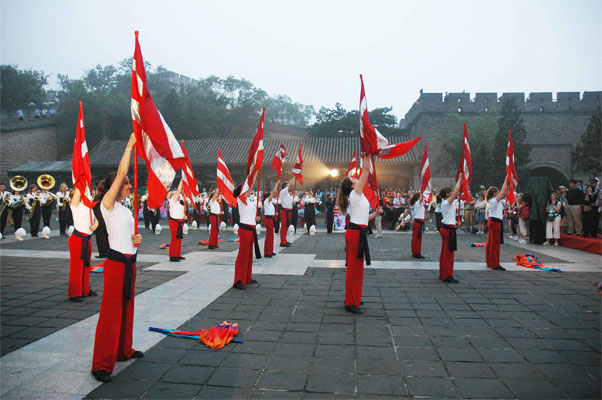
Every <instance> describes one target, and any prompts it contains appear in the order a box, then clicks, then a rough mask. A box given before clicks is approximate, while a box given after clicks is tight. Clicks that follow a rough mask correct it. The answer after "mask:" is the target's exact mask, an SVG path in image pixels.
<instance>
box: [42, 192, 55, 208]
mask: <svg viewBox="0 0 602 400" xmlns="http://www.w3.org/2000/svg"><path fill="white" fill-rule="evenodd" d="M54 198H55V196H54V195H53V194H52V193H50V192H42V193H40V205H41V206H42V207H46V206H47V205H49V204H50V203H52V202H53V201H54Z"/></svg>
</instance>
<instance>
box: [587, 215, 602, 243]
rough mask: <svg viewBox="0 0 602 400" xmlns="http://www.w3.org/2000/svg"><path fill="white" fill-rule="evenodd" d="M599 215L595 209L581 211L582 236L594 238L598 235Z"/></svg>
mask: <svg viewBox="0 0 602 400" xmlns="http://www.w3.org/2000/svg"><path fill="white" fill-rule="evenodd" d="M599 218H600V216H599V215H598V212H597V211H596V210H592V211H584V212H583V236H584V237H592V238H595V237H596V236H597V235H598V220H599Z"/></svg>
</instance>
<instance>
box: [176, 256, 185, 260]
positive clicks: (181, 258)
mask: <svg viewBox="0 0 602 400" xmlns="http://www.w3.org/2000/svg"><path fill="white" fill-rule="evenodd" d="M178 258H179V259H180V260H185V259H186V257H178Z"/></svg>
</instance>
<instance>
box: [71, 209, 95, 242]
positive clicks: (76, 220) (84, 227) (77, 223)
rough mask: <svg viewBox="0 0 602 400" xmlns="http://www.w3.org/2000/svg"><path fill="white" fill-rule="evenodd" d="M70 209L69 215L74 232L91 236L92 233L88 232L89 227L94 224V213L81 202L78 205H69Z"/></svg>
mask: <svg viewBox="0 0 602 400" xmlns="http://www.w3.org/2000/svg"><path fill="white" fill-rule="evenodd" d="M70 207H71V213H72V214H73V227H74V228H75V230H77V231H78V232H81V233H83V234H85V235H91V234H92V231H91V230H90V225H92V224H93V223H94V213H93V212H92V210H91V209H90V208H89V207H87V206H86V205H85V204H84V203H83V202H81V201H80V202H79V205H77V206H73V205H70ZM90 215H92V219H90Z"/></svg>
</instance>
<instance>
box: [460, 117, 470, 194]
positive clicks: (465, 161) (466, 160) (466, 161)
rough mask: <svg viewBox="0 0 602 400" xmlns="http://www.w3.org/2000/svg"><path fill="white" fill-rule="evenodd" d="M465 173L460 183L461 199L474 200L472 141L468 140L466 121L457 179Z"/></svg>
mask: <svg viewBox="0 0 602 400" xmlns="http://www.w3.org/2000/svg"><path fill="white" fill-rule="evenodd" d="M461 172H463V173H464V179H462V184H461V185H460V194H461V196H460V200H464V201H472V200H473V199H472V197H471V196H470V180H471V179H472V158H471V156H470V143H469V141H468V130H467V129H466V122H465V123H464V137H463V138H462V159H461V160H460V165H459V166H458V172H457V173H456V181H457V180H458V178H459V177H460V173H461Z"/></svg>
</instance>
